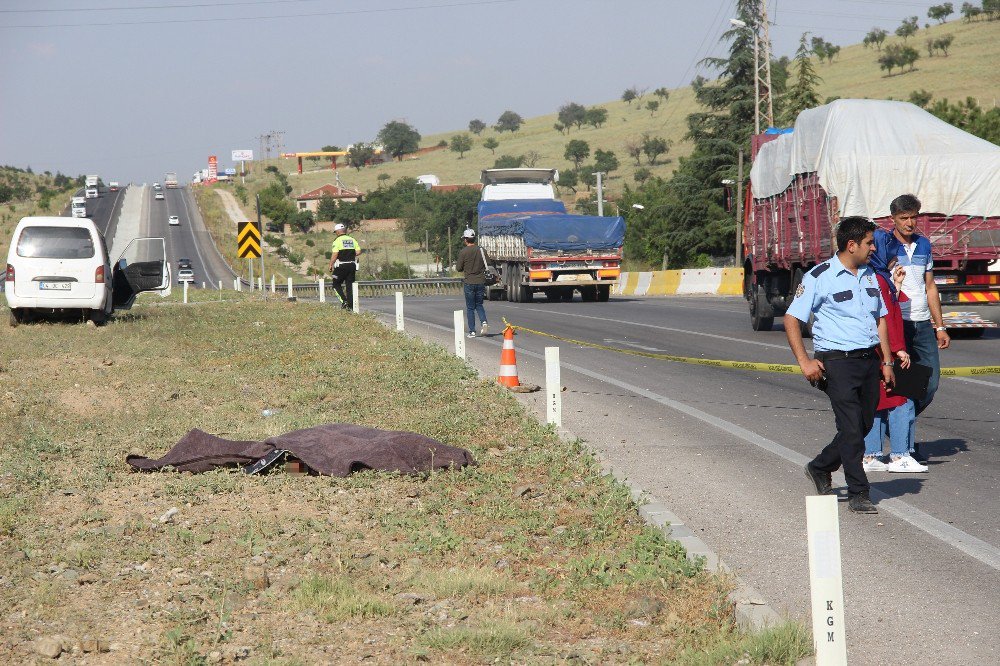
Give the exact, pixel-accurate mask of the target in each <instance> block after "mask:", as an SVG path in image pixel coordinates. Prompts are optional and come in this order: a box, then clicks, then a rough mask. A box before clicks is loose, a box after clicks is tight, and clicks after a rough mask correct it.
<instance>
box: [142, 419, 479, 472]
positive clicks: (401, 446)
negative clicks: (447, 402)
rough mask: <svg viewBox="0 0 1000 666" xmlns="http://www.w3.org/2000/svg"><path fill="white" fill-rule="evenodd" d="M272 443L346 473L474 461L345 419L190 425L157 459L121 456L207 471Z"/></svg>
mask: <svg viewBox="0 0 1000 666" xmlns="http://www.w3.org/2000/svg"><path fill="white" fill-rule="evenodd" d="M275 449H285V450H287V451H288V452H289V453H290V454H291V455H293V456H295V457H296V458H298V459H299V460H301V461H302V462H304V463H305V464H306V465H308V466H309V467H310V468H311V469H313V470H315V471H316V472H319V473H320V474H326V475H329V476H348V475H349V474H350V473H351V472H357V471H361V470H365V469H376V470H383V471H387V472H402V473H404V474H413V473H418V472H429V471H431V470H435V469H448V468H449V467H451V466H453V465H454V466H455V467H465V466H466V465H474V464H476V461H475V459H473V457H472V454H471V453H469V452H468V451H466V450H465V449H460V448H457V447H454V446H448V445H447V444H442V443H441V442H439V441H437V440H436V439H431V438H430V437H425V436H423V435H418V434H416V433H413V432H405V431H402V430H379V429H378V428H366V427H364V426H357V425H351V424H347V423H328V424H326V425H321V426H315V427H313V428H304V429H302V430H294V431H292V432H289V433H285V434H283V435H278V436H277V437H271V438H269V439H266V440H264V441H263V442H240V441H234V440H228V439H222V438H221V437H216V436H214V435H209V434H208V433H206V432H202V431H201V430H198V429H195V430H191V431H190V432H188V434H186V435H184V437H182V438H181V440H180V441H179V442H177V444H175V445H174V447H173V448H172V449H170V451H168V452H167V453H166V455H164V456H163V457H162V458H160V459H158V460H153V459H151V458H145V457H143V456H137V455H130V456H128V457H127V458H126V459H125V462H127V463H128V464H129V465H131V466H132V467H133V468H135V469H137V470H140V471H144V472H151V471H155V470H159V469H163V468H164V467H167V466H168V465H169V466H171V467H173V468H174V469H177V470H179V471H182V472H206V471H208V470H211V469H214V468H216V467H224V466H233V465H247V464H249V463H252V462H255V461H257V460H259V459H260V458H263V457H264V456H266V455H267V454H269V453H271V452H272V451H274V450H275Z"/></svg>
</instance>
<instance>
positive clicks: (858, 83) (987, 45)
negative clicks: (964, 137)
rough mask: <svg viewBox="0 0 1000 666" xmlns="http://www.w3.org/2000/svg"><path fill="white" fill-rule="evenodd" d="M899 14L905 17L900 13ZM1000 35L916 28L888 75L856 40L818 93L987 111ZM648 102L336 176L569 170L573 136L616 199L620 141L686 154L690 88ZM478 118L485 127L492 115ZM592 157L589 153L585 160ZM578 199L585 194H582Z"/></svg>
mask: <svg viewBox="0 0 1000 666" xmlns="http://www.w3.org/2000/svg"><path fill="white" fill-rule="evenodd" d="M900 19H901V20H902V16H901V17H900ZM946 34H951V35H953V36H954V43H953V45H952V47H951V49H950V55H948V56H947V57H943V56H941V55H936V56H935V57H933V58H931V57H928V56H927V50H926V48H925V46H924V44H925V42H926V40H927V39H928V38H939V37H941V36H943V35H946ZM998 40H1000V21H992V22H988V21H984V20H979V21H976V22H974V23H964V22H962V21H961V20H952V21H950V22H948V23H945V24H943V25H934V26H931V27H930V28H926V29H925V28H921V29H920V30H919V31H918V32H917V34H916V35H915V36H913V37H911V38H910V39H909V40H908V44H909V45H911V46H913V47H915V48H917V49H919V50H920V51H921V58H920V60H918V61H917V63H916V68H915V69H914V71H912V72H906V73H903V74H899V73H896V74H895V75H893V76H891V77H890V76H885V72H884V71H882V70H880V69H879V66H878V63H877V62H876V60H877V57H878V52H876V51H875V49H866V48H864V47H863V46H862V45H861V44H855V45H852V46H847V45H845V46H844V47H843V49H842V50H841V52H840V54H839V55H838V56H837V58H836V59H835V60H834V62H833V63H832V64H826V63H822V64H820V63H817V64H816V70H817V72H818V73H819V75H820V76H822V77H823V83H822V85H821V87H820V89H819V92H820V95H821V97H823V98H827V97H830V96H836V97H870V98H882V99H885V98H894V99H903V100H905V99H907V98H908V97H909V95H910V93H911V92H912V91H914V90H920V89H926V90H928V91H930V92H932V93H933V94H934V97H935V99H941V98H948V99H951V100H952V101H957V100H960V99H965V98H966V97H973V98H976V99H977V100H978V101H979V104H980V105H981V106H983V107H985V108H991V107H993V106H994V105H995V104H996V103H997V101H998V100H997V97H998V96H1000V69H998V68H997V66H996V55H997V46H996V45H997V43H998ZM899 41H902V40H901V39H900V38H899V37H895V36H891V37H889V38H887V39H886V42H885V45H887V44H889V43H893V42H899ZM885 45H883V48H884V46H885ZM897 71H898V70H897ZM623 87H624V86H623ZM651 99H655V97H653V95H652V94H650V93H647V94H646V96H645V97H643V98H642V99H641V100H637V101H635V102H633V103H632V104H631V105H629V104H626V103H624V102H621V101H612V102H607V103H604V104H598V105H596V106H603V107H604V108H606V109H607V110H608V122H607V124H605V125H604V126H603V127H601V128H599V129H595V128H592V127H587V126H585V127H584V128H583V129H580V130H577V129H573V130H571V131H570V132H569V134H568V135H567V134H560V133H559V132H557V131H556V130H555V129H553V124H554V123H555V122H556V121H557V118H556V114H555V111H556V109H553V113H552V114H550V115H545V116H538V117H535V118H528V119H526V120H525V123H524V125H523V126H522V127H521V129H520V130H519V131H518V132H517V133H515V134H511V133H509V132H505V133H503V134H497V133H496V132H494V131H493V130H492V129H487V130H486V131H484V132H483V133H482V135H481V136H479V137H475V136H474V137H473V139H474V142H473V144H474V147H473V149H472V150H471V151H470V152H468V153H466V154H465V156H464V158H461V159H459V157H458V154H457V153H453V152H451V151H450V150H447V149H445V150H441V151H437V152H433V153H430V154H426V155H422V156H420V158H419V159H411V160H404V161H403V162H394V163H391V164H382V165H378V166H373V167H367V168H364V169H362V170H361V171H356V170H354V169H351V168H346V167H341V169H340V176H341V179H342V180H343V181H344V183H345V184H347V185H350V186H354V187H358V188H360V189H362V190H370V189H374V188H376V187H377V186H378V182H379V181H378V180H377V179H378V176H379V174H382V173H386V174H388V175H389V176H390V179H391V180H395V179H397V178H399V177H402V176H414V177H415V176H419V175H421V174H435V175H436V176H438V177H439V178H440V179H441V182H442V183H475V182H478V181H479V172H480V170H482V169H484V168H488V167H491V166H492V165H493V163H494V161H495V159H496V157H498V156H500V155H515V156H516V155H524V154H527V153H529V152H531V151H534V152H535V153H537V154H538V159H537V162H536V165H537V166H546V167H556V168H559V169H567V168H571V167H572V163H571V162H569V161H567V160H566V159H565V158H564V157H563V152H564V150H565V146H566V143H567V142H568V141H569V140H571V139H582V140H584V141H586V142H588V144H589V145H590V149H591V155H593V152H594V151H595V150H597V149H603V150H612V151H614V152H615V154H616V155H617V157H618V159H619V161H620V162H621V168H620V169H619V170H618V171H616V172H614V173H613V174H612V175H611V178H610V179H609V181H608V182H607V186H608V189H609V194H610V195H611V196H614V194H615V193H616V192H618V191H621V189H622V185H623V183H625V182H632V179H633V176H634V173H635V170H636V168H637V166H636V163H635V161H634V160H632V159H630V158H628V157H627V155H626V152H625V142H626V141H628V140H629V139H631V138H634V137H638V136H641V135H642V134H643V133H649V134H650V135H652V136H662V137H664V138H666V139H669V140H671V141H673V147H672V148H671V150H670V152H669V153H668V154H667V155H666V156H665V157H661V158H660V163H658V164H656V165H648V164H647V163H646V158H645V156H644V157H643V158H642V166H643V167H645V168H649V169H650V170H651V171H652V172H653V174H655V175H659V176H668V175H669V174H670V173H672V172H673V170H674V169H675V168H676V165H677V158H678V157H681V156H684V155H687V154H688V153H690V151H691V144H690V142H687V141H685V140H684V138H683V137H684V133H685V131H686V118H687V115H688V114H689V113H691V112H692V111H695V110H696V108H697V107H696V105H695V101H694V94H693V91H692V90H691V88H690V86H685V87H683V88H678V89H675V90H671V92H670V98H669V100H667V102H666V103H661V104H660V108H659V110H657V111H656V112H655V113H652V114H651V113H650V112H649V111H648V110H646V109H645V105H646V102H647V101H648V100H651ZM568 101H572V100H568ZM577 101H580V100H577ZM588 106H593V105H588ZM514 110H515V111H517V109H514ZM469 120H472V119H471V118H470V119H469ZM481 120H483V121H484V122H486V123H488V124H489V123H492V122H495V120H496V119H495V118H482V119H481ZM417 129H419V128H417ZM464 131H466V130H465V128H456V130H455V131H453V132H446V133H442V134H433V135H428V136H425V137H423V140H422V141H421V146H434V145H436V144H437V143H438V142H440V141H441V140H449V139H450V138H451V137H452V136H454V135H455V134H458V133H461V132H464ZM491 136H492V137H496V138H497V139H498V141H499V142H500V147H499V148H497V149H496V155H493V154H491V153H490V151H489V150H487V149H485V148H483V146H482V142H483V139H485V138H487V137H491ZM315 149H317V147H316V146H292V147H290V150H302V151H305V150H315ZM592 161H593V157H591V158H590V159H589V160H588V163H589V162H592ZM270 164H275V165H277V166H278V167H279V168H280V169H281V170H282V171H284V172H286V173H289V174H291V177H290V183H291V184H292V185H293V186H294V188H295V192H294V194H299V193H300V192H305V191H308V190H311V189H314V188H316V187H319V186H320V185H323V184H325V183H328V182H332V180H333V174H332V172H331V171H330V170H329V168H325V169H323V168H321V166H322V165H321V163H319V162H309V161H306V162H305V166H304V168H305V170H306V173H304V174H303V175H301V176H299V175H298V174H297V173H296V168H297V165H296V162H295V160H293V159H284V160H281V159H279V160H271V161H270ZM310 170H312V171H310ZM578 189H581V188H578ZM582 189H584V190H585V188H582ZM580 196H584V194H583V193H581V194H580ZM591 196H593V195H591Z"/></svg>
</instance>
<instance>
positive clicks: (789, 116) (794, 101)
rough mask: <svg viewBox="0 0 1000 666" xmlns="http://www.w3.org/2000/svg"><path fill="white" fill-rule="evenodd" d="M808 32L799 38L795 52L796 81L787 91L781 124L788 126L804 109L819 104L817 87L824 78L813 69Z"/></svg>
mask: <svg viewBox="0 0 1000 666" xmlns="http://www.w3.org/2000/svg"><path fill="white" fill-rule="evenodd" d="M807 34H809V33H805V32H804V33H802V37H801V38H799V48H798V50H797V51H796V52H795V62H794V64H793V67H794V70H795V82H794V83H793V84H792V85H791V86H790V87H789V88H788V91H787V92H786V93H785V99H784V104H783V107H784V108H783V110H782V111H783V116H782V122H781V124H783V125H786V126H787V125H791V124H792V123H794V122H795V118H796V117H797V116H798V115H799V113H801V112H802V111H804V110H806V109H811V108H813V107H814V106H818V105H819V95H818V94H817V92H816V89H817V88H818V87H819V84H820V83H821V82H822V81H823V79H822V78H820V76H819V75H818V74H817V73H816V70H815V69H813V66H812V59H811V58H810V57H809V47H808V46H806V35H807Z"/></svg>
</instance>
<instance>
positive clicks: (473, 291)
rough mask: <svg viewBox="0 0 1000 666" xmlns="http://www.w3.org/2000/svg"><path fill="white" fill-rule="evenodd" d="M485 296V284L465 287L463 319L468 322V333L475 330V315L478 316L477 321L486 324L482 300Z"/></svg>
mask: <svg viewBox="0 0 1000 666" xmlns="http://www.w3.org/2000/svg"><path fill="white" fill-rule="evenodd" d="M485 296H486V285H485V284H467V285H465V317H466V319H467V320H468V322H469V332H470V333H474V332H475V330H476V314H477V313H478V314H479V321H481V322H482V323H484V324H485V323H486V308H484V307H483V298H484V297H485Z"/></svg>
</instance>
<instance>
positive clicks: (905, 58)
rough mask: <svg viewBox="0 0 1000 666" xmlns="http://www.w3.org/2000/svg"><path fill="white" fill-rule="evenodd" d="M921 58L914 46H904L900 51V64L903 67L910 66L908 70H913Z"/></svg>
mask: <svg viewBox="0 0 1000 666" xmlns="http://www.w3.org/2000/svg"><path fill="white" fill-rule="evenodd" d="M919 59H920V54H919V53H918V52H917V50H916V49H915V48H913V47H912V46H904V47H903V48H902V49H900V51H899V66H900V67H901V68H902V67H907V66H908V67H909V68H910V69H909V70H908V71H910V72H912V71H913V69H914V67H915V65H916V62H917V60H919Z"/></svg>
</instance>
